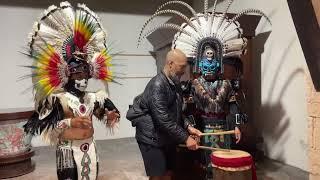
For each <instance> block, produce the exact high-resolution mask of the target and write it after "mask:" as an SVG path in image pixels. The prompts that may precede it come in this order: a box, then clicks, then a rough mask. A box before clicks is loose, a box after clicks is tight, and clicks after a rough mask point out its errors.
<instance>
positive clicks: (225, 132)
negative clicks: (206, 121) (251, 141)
mask: <svg viewBox="0 0 320 180" xmlns="http://www.w3.org/2000/svg"><path fill="white" fill-rule="evenodd" d="M234 133H235V132H234V130H231V131H221V132H213V133H201V134H200V136H211V135H224V134H234Z"/></svg>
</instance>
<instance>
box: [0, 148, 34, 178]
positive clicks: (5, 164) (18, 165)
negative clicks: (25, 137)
mask: <svg viewBox="0 0 320 180" xmlns="http://www.w3.org/2000/svg"><path fill="white" fill-rule="evenodd" d="M33 155H34V151H32V150H30V151H28V152H25V153H22V154H17V155H12V156H6V157H0V179H2V178H12V177H17V176H21V175H24V174H27V173H30V172H32V171H33V170H34V168H35V164H34V162H33V161H32V160H31V157H32V156H33Z"/></svg>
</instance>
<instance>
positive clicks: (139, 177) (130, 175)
mask: <svg viewBox="0 0 320 180" xmlns="http://www.w3.org/2000/svg"><path fill="white" fill-rule="evenodd" d="M97 146H98V151H99V157H100V165H99V166H100V171H99V179H100V180H147V179H148V178H147V177H146V176H145V174H144V167H143V162H142V160H141V155H140V152H139V149H138V146H137V144H136V142H135V140H134V139H133V138H126V139H117V140H104V141H97ZM35 150H36V155H35V156H34V157H33V160H34V161H35V163H36V169H35V171H34V172H32V173H30V174H27V175H24V176H20V177H17V178H11V179H16V180H56V179H57V178H56V169H55V150H54V147H40V148H36V149H35ZM257 175H258V180H307V179H308V173H306V172H304V171H302V170H300V169H297V168H294V167H291V166H287V165H283V164H280V163H278V162H275V161H271V160H264V161H263V162H261V163H257ZM11 179H8V180H11Z"/></svg>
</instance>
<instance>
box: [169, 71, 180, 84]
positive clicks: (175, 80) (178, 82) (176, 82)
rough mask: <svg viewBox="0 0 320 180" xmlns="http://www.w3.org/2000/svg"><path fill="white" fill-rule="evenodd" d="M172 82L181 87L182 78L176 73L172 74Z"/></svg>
mask: <svg viewBox="0 0 320 180" xmlns="http://www.w3.org/2000/svg"><path fill="white" fill-rule="evenodd" d="M169 78H170V79H171V81H172V82H173V84H174V85H176V86H179V85H180V79H181V76H178V75H176V74H175V73H170V77H169Z"/></svg>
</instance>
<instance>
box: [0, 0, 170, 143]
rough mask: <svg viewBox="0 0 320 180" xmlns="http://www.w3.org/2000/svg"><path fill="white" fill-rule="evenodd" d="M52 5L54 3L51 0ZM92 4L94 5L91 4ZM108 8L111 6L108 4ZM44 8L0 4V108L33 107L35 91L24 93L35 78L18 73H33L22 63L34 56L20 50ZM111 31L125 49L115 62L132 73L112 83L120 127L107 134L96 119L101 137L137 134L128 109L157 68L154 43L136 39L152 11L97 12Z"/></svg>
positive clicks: (92, 86) (95, 86)
mask: <svg viewBox="0 0 320 180" xmlns="http://www.w3.org/2000/svg"><path fill="white" fill-rule="evenodd" d="M48 5H50V4H48ZM89 8H90V7H89ZM106 8H107V7H106ZM43 10H44V9H43V8H41V9H40V8H30V7H22V6H5V5H0V21H1V22H2V25H1V28H0V40H1V43H0V51H1V66H0V82H1V83H2V87H1V90H0V97H1V101H0V109H8V108H30V107H33V106H34V104H33V97H32V91H28V92H27V93H24V94H22V92H23V90H25V89H26V88H27V87H31V85H32V84H31V79H27V80H24V81H20V82H16V81H17V79H18V77H20V76H22V75H25V74H29V73H30V70H29V69H24V68H20V67H18V65H30V64H31V62H32V61H31V60H30V59H29V58H28V57H26V56H24V55H22V54H20V53H18V51H20V50H23V48H25V47H26V40H27V35H28V33H29V32H30V30H31V28H32V25H33V23H34V21H35V20H36V19H37V18H38V17H39V15H40V13H41V12H42V11H43ZM97 14H98V15H99V16H100V19H101V20H102V22H103V25H104V28H105V29H106V30H107V31H108V34H109V37H110V39H109V42H114V45H113V47H114V48H115V51H123V53H122V55H120V56H118V57H116V58H115V60H114V63H117V64H122V65H124V66H120V67H119V66H117V67H115V71H116V72H121V73H126V74H125V75H124V76H125V77H128V78H125V79H123V80H119V81H120V83H122V84H123V85H117V84H113V83H110V84H109V90H110V91H109V93H110V96H111V99H112V100H113V102H114V103H115V104H116V106H117V107H118V108H119V109H120V111H121V115H122V118H121V122H120V128H119V129H118V130H117V131H116V134H115V135H114V136H110V135H107V131H106V130H105V129H104V128H102V126H101V124H100V125H99V123H95V127H96V128H97V130H96V131H95V136H96V138H97V139H109V138H122V137H132V136H134V132H135V129H134V128H132V127H131V124H130V123H129V121H128V120H126V119H125V113H126V111H127V109H128V105H129V103H132V100H133V97H134V96H136V95H137V94H139V93H140V92H142V91H143V89H144V87H145V85H146V83H147V82H148V81H149V80H150V78H151V77H152V76H154V75H155V74H156V72H157V70H156V65H155V60H154V58H153V57H151V56H150V54H149V51H150V50H152V48H151V46H150V44H149V43H148V42H147V41H145V42H144V43H143V44H142V46H141V47H140V48H139V49H137V48H136V40H137V37H138V34H139V31H140V28H141V26H142V25H143V23H144V22H145V21H146V19H147V18H149V16H150V14H142V15H141V14H125V13H116V12H113V13H110V12H97ZM166 19H167V18H163V17H162V18H158V19H157V20H155V23H159V22H164V21H165V20H166ZM89 86H90V89H98V88H99V87H100V88H104V86H103V85H102V83H99V82H95V81H90V83H89ZM33 145H34V146H39V145H44V144H43V143H42V142H41V140H40V139H39V137H38V138H35V139H33Z"/></svg>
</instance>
